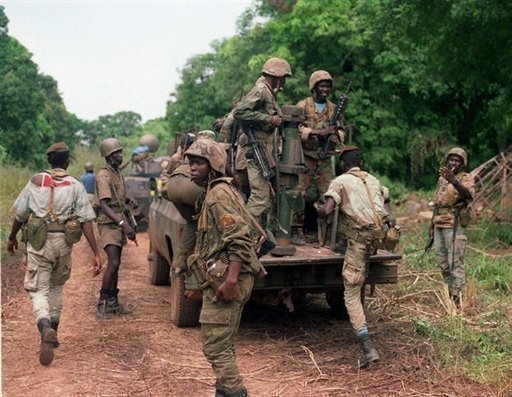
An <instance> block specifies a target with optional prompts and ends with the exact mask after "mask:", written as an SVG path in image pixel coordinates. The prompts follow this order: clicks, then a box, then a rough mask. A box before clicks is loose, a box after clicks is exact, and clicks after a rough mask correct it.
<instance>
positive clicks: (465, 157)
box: [446, 147, 468, 167]
mask: <svg viewBox="0 0 512 397" xmlns="http://www.w3.org/2000/svg"><path fill="white" fill-rule="evenodd" d="M452 154H454V155H456V156H459V157H460V158H461V159H462V165H463V166H464V167H466V166H467V165H468V154H467V153H466V151H465V150H464V149H462V148H460V147H454V148H451V149H450V151H449V152H448V154H447V155H446V160H448V157H450V156H451V155H452Z"/></svg>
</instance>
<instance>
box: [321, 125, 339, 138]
mask: <svg viewBox="0 0 512 397" xmlns="http://www.w3.org/2000/svg"><path fill="white" fill-rule="evenodd" d="M337 128H338V127H336V126H335V125H331V126H329V127H326V128H321V129H318V130H316V131H317V133H318V135H320V136H326V135H329V134H333V133H334V132H336V129H337Z"/></svg>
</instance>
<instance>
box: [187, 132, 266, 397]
mask: <svg viewBox="0 0 512 397" xmlns="http://www.w3.org/2000/svg"><path fill="white" fill-rule="evenodd" d="M185 155H186V156H187V158H188V159H189V162H190V174H191V178H192V180H193V181H194V182H195V183H196V184H197V185H198V186H201V187H202V188H205V189H206V196H205V197H204V199H203V200H202V203H201V212H200V214H199V219H198V230H197V244H196V248H195V252H194V254H193V255H192V256H191V257H190V258H189V260H188V265H189V267H190V268H191V270H192V271H193V272H194V274H195V275H196V274H197V273H198V272H199V273H200V274H205V275H206V280H202V279H201V276H197V277H199V280H201V281H200V283H201V284H202V285H203V286H205V287H204V288H205V289H204V290H203V306H202V309H201V315H200V318H199V321H200V323H201V335H202V342H203V352H204V355H205V356H206V358H207V359H208V361H209V362H210V364H211V365H212V368H213V372H214V374H215V377H216V379H217V381H216V394H215V395H216V396H217V397H222V396H224V397H235V396H236V397H243V396H247V389H246V388H245V386H244V384H243V380H242V378H241V376H240V372H239V370H238V366H237V363H236V355H235V346H234V336H235V334H236V333H237V330H238V327H239V324H240V317H241V314H242V310H243V307H244V305H245V303H246V302H247V301H248V300H249V297H250V295H251V291H252V287H253V284H254V276H255V275H256V274H258V273H259V272H260V271H261V270H262V266H261V263H260V262H259V260H258V258H257V256H256V252H255V250H254V241H255V240H256V239H257V238H258V234H257V233H258V232H257V228H256V227H255V226H254V225H255V224H256V223H255V222H256V221H255V220H254V218H252V217H251V216H250V214H249V213H248V212H247V209H246V208H245V205H244V202H243V199H242V197H241V196H240V194H239V193H238V191H237V189H236V187H235V186H234V185H233V183H232V178H226V177H224V174H225V172H226V162H227V156H226V151H225V150H224V148H223V147H222V146H221V145H220V144H218V143H216V142H213V141H207V140H198V141H196V142H195V143H194V144H193V145H192V146H191V147H190V149H189V150H188V151H187V152H186V153H185ZM207 268H208V269H209V270H207ZM222 268H224V270H223V271H220V269H222ZM194 269H195V270H194ZM197 269H199V270H197ZM208 271H210V273H209V274H208Z"/></svg>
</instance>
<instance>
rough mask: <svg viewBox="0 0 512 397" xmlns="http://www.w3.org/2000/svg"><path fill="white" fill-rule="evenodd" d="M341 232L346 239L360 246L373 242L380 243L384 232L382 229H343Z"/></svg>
mask: <svg viewBox="0 0 512 397" xmlns="http://www.w3.org/2000/svg"><path fill="white" fill-rule="evenodd" d="M342 230H343V234H344V235H345V236H347V238H349V239H351V240H354V241H356V242H358V243H362V244H369V243H372V242H374V241H380V240H382V239H383V238H384V237H385V232H384V231H383V230H382V229H364V230H363V229H361V230H358V229H352V228H348V227H344V228H342Z"/></svg>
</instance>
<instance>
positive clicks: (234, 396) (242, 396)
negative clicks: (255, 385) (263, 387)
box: [224, 387, 248, 397]
mask: <svg viewBox="0 0 512 397" xmlns="http://www.w3.org/2000/svg"><path fill="white" fill-rule="evenodd" d="M224 395H225V396H226V397H247V396H248V394H247V389H246V388H245V387H242V388H241V389H240V390H237V391H236V392H234V393H229V394H228V393H225V394H224Z"/></svg>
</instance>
